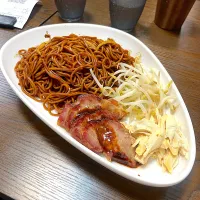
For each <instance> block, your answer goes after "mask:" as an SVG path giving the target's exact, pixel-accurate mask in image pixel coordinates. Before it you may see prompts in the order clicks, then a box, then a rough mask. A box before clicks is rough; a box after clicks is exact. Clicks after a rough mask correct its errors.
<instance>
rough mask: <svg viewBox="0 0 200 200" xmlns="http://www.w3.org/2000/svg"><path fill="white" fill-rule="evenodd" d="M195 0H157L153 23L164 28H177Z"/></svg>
mask: <svg viewBox="0 0 200 200" xmlns="http://www.w3.org/2000/svg"><path fill="white" fill-rule="evenodd" d="M194 2H195V0H187V1H185V0H168V1H166V0H158V2H157V7H156V15H155V24H156V25H157V26H159V27H160V28H163V29H166V30H179V29H181V26H182V25H183V23H184V21H185V19H186V17H187V15H188V13H189V12H190V10H191V8H192V6H193V5H194Z"/></svg>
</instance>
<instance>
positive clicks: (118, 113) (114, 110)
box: [101, 99, 126, 119]
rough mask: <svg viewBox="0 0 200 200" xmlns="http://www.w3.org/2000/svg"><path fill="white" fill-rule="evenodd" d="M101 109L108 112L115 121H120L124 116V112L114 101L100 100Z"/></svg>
mask: <svg viewBox="0 0 200 200" xmlns="http://www.w3.org/2000/svg"><path fill="white" fill-rule="evenodd" d="M101 107H102V109H105V110H107V111H109V112H110V113H111V114H112V115H113V116H114V117H115V119H122V118H123V117H124V116H125V115H126V112H125V110H124V109H123V108H122V106H121V105H119V103H118V102H117V101H116V100H114V99H102V100H101Z"/></svg>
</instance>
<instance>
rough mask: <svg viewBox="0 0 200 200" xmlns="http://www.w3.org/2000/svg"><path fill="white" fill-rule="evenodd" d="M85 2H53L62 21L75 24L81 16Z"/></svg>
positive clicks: (60, 0)
mask: <svg viewBox="0 0 200 200" xmlns="http://www.w3.org/2000/svg"><path fill="white" fill-rule="evenodd" d="M85 3H86V0H55V4H56V7H57V9H58V13H59V15H60V17H61V18H62V19H63V20H66V21H68V22H75V21H78V20H80V18H81V17H82V16H83V13H84V9H85Z"/></svg>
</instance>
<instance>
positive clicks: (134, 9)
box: [109, 0, 146, 32]
mask: <svg viewBox="0 0 200 200" xmlns="http://www.w3.org/2000/svg"><path fill="white" fill-rule="evenodd" d="M145 3H146V0H109V9H110V19H111V26H112V27H114V28H118V29H121V30H124V31H126V32H130V31H132V30H133V29H134V28H135V25H136V24H137V22H138V20H139V18H140V16H141V14H142V11H143V9H144V5H145Z"/></svg>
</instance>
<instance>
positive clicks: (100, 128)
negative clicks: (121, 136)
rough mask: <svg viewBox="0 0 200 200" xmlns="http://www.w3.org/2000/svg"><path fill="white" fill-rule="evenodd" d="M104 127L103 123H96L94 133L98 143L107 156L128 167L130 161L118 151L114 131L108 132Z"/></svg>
mask: <svg viewBox="0 0 200 200" xmlns="http://www.w3.org/2000/svg"><path fill="white" fill-rule="evenodd" d="M104 125H105V124H104V123H102V124H101V123H99V124H98V123H97V124H96V132H97V136H98V139H99V142H100V144H101V146H102V147H103V149H104V151H105V152H106V153H107V156H108V157H110V159H112V160H114V161H117V162H119V163H121V164H124V165H126V166H129V165H130V160H129V158H128V157H127V156H126V155H125V154H124V153H122V152H121V151H120V148H119V145H118V142H117V137H116V134H115V132H114V130H110V129H108V128H107V127H105V126H104Z"/></svg>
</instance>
